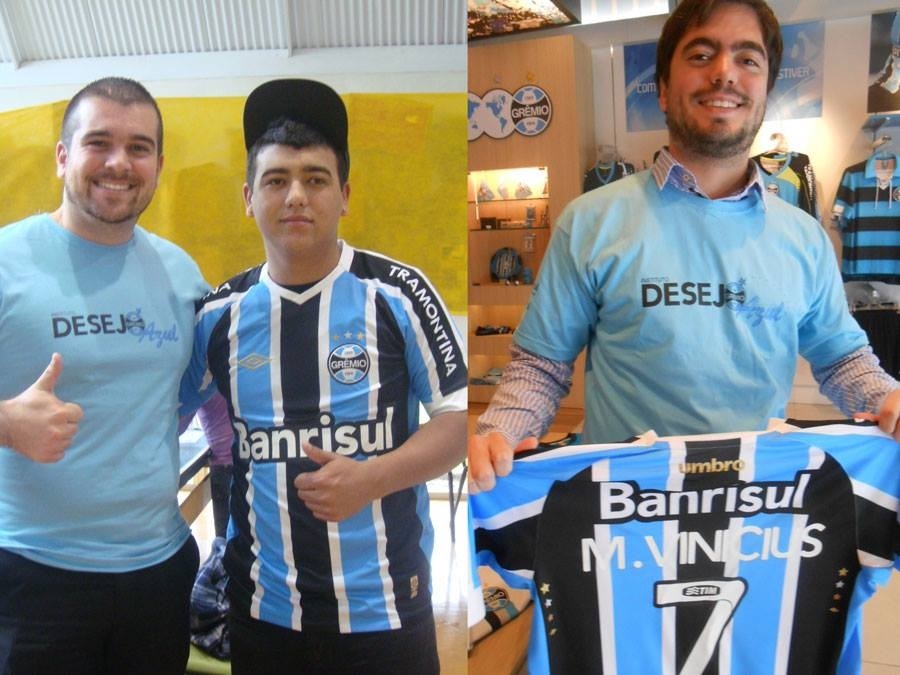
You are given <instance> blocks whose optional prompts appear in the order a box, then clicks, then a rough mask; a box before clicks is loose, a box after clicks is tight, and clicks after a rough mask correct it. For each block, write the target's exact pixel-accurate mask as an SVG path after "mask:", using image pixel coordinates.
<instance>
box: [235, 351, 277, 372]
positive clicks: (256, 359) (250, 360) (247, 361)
mask: <svg viewBox="0 0 900 675" xmlns="http://www.w3.org/2000/svg"><path fill="white" fill-rule="evenodd" d="M271 360H272V359H270V358H269V357H268V356H263V355H262V354H247V356H245V357H244V358H242V359H241V360H240V361H238V366H240V367H241V368H246V369H247V370H256V369H257V368H261V367H263V366H264V365H266V364H267V363H269V361H271Z"/></svg>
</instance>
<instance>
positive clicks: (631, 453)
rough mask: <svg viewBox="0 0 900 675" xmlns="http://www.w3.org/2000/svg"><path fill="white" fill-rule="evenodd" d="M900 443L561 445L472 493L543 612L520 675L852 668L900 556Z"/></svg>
mask: <svg viewBox="0 0 900 675" xmlns="http://www.w3.org/2000/svg"><path fill="white" fill-rule="evenodd" d="M898 504H900V445H898V444H897V443H896V442H895V441H894V440H892V439H891V438H890V437H888V436H887V435H886V434H883V433H882V432H880V431H879V430H878V429H877V428H876V427H874V426H863V427H860V426H858V425H849V424H837V425H830V426H824V427H817V428H814V429H809V430H792V431H790V432H787V433H778V432H769V433H743V434H735V435H725V434H718V435H708V436H694V437H680V438H679V437H671V438H659V439H652V438H651V439H649V440H639V441H637V442H635V443H631V444H625V445H622V444H617V445H593V446H570V447H569V448H564V449H559V450H551V451H547V452H543V453H538V454H533V455H531V456H528V457H522V458H520V459H517V460H516V461H515V462H514V467H513V471H512V473H511V474H510V475H509V476H508V477H506V478H502V479H500V480H499V481H498V484H497V487H496V488H495V489H494V490H492V491H490V492H486V493H481V494H475V495H471V496H470V502H469V506H470V509H471V512H472V521H473V527H474V528H475V540H476V549H477V556H478V559H479V562H480V563H481V564H487V565H491V566H493V567H494V568H495V569H497V570H498V572H499V573H500V574H501V575H502V576H503V577H504V578H505V579H506V580H507V582H508V583H510V584H511V585H515V586H518V587H527V588H530V589H531V592H532V597H533V599H534V601H535V603H536V605H537V607H536V611H535V614H534V616H535V620H534V625H533V627H532V638H531V645H530V649H529V664H528V666H529V672H530V673H532V674H536V673H603V674H605V675H609V674H611V673H618V674H619V675H624V674H634V675H652V674H655V673H672V674H673V675H674V674H675V673H678V674H679V675H700V674H703V673H705V674H717V673H722V674H725V673H733V674H737V673H759V674H760V675H763V674H765V675H771V674H773V673H817V674H818V673H852V672H857V671H858V668H859V662H860V645H859V639H860V635H859V619H860V610H861V606H862V603H863V602H864V601H865V600H866V599H867V598H868V597H869V596H870V595H871V594H872V593H873V592H874V586H875V584H876V583H883V582H884V581H885V580H886V579H887V578H888V577H889V575H890V573H891V566H892V565H893V566H897V567H900V562H898V555H900V551H898V545H900V544H898V542H900V528H898V522H897V518H898Z"/></svg>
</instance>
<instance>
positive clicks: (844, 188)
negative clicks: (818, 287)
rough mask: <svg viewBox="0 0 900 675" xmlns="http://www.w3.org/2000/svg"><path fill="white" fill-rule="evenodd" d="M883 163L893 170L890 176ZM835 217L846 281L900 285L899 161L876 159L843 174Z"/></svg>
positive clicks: (892, 156) (895, 159) (845, 170)
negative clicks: (881, 168)
mask: <svg viewBox="0 0 900 675" xmlns="http://www.w3.org/2000/svg"><path fill="white" fill-rule="evenodd" d="M879 163H884V164H885V165H886V166H887V167H889V168H888V169H887V175H886V176H884V175H882V176H879V171H878V170H877V168H876V167H877V165H878V164H879ZM832 216H833V218H835V219H836V220H837V224H838V228H839V229H840V231H841V244H842V249H841V275H842V276H843V278H844V281H884V282H886V283H890V284H896V283H900V156H897V155H893V154H889V155H885V157H884V158H882V157H880V155H877V154H876V155H873V156H871V157H869V159H867V160H866V161H864V162H859V163H858V164H854V165H853V166H849V167H847V168H846V169H844V174H843V176H841V184H840V185H839V186H838V191H837V195H836V196H835V199H834V209H833V212H832Z"/></svg>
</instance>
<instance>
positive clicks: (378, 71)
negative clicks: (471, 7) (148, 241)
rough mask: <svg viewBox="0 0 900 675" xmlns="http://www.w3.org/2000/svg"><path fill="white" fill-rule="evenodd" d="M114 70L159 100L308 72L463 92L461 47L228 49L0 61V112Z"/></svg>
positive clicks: (231, 92)
mask: <svg viewBox="0 0 900 675" xmlns="http://www.w3.org/2000/svg"><path fill="white" fill-rule="evenodd" d="M109 75H118V76H124V77H131V78H134V79H137V80H139V81H140V82H142V83H143V84H144V85H146V86H147V88H148V89H149V90H150V92H151V93H152V94H154V95H155V96H158V97H167V96H244V95H246V94H247V93H249V92H250V91H251V90H252V89H253V87H254V86H256V85H257V84H259V83H261V82H263V81H265V80H268V79H272V78H276V77H309V78H312V79H319V80H322V81H324V82H327V83H328V84H330V85H331V86H332V87H334V88H335V89H336V90H337V91H338V92H340V93H444V92H463V91H465V90H466V47H465V45H456V46H435V47H371V48H355V49H342V48H335V49H311V50H304V51H302V52H299V53H297V54H293V55H288V54H287V53H285V52H227V53H214V54H184V55H162V56H151V57H117V58H104V59H72V60H66V61H47V62H38V63H25V64H23V65H22V66H21V67H19V68H13V67H12V66H11V65H10V64H0V112H2V111H5V110H12V109H15V108H24V107H27V106H32V105H38V104H41V103H50V102H53V101H59V100H65V99H68V98H69V97H71V95H72V94H74V93H75V92H76V91H78V89H80V88H81V87H82V86H84V85H85V84H87V83H88V82H90V81H92V80H95V79H98V78H101V77H106V76H109Z"/></svg>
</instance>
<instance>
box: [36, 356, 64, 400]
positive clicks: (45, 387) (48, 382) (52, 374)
mask: <svg viewBox="0 0 900 675" xmlns="http://www.w3.org/2000/svg"><path fill="white" fill-rule="evenodd" d="M62 368H63V362H62V356H60V355H59V354H58V353H56V352H53V356H51V357H50V364H49V365H48V366H47V367H46V368H45V369H44V372H43V373H41V376H40V377H39V378H38V379H37V382H35V383H34V385H33V386H34V388H35V389H40V390H41V391H47V392H50V393H51V394H52V393H53V388H54V387H55V386H56V381H57V380H58V379H59V376H60V374H61V373H62Z"/></svg>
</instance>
